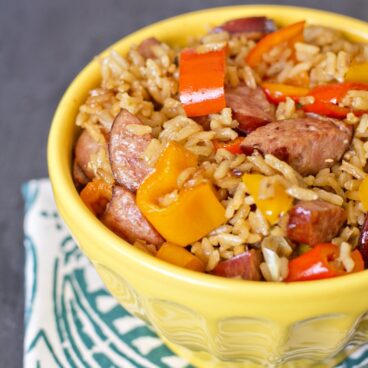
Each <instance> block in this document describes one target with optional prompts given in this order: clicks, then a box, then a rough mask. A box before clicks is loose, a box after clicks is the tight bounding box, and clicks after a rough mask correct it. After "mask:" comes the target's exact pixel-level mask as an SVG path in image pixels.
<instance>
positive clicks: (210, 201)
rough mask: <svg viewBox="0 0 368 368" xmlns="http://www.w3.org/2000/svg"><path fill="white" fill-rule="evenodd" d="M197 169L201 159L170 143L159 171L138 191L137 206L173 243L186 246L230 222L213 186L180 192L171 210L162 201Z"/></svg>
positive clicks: (155, 171) (200, 185)
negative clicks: (189, 170) (188, 172)
mask: <svg viewBox="0 0 368 368" xmlns="http://www.w3.org/2000/svg"><path fill="white" fill-rule="evenodd" d="M196 165H197V156H196V155H194V154H193V153H192V152H190V151H188V150H187V149H186V148H184V147H183V146H182V145H180V144H179V143H177V142H173V141H172V142H170V143H169V144H168V146H167V147H166V149H165V150H164V152H163V153H162V154H161V156H160V157H159V159H158V161H157V164H156V168H155V170H154V172H153V173H152V174H150V175H149V176H148V177H147V178H146V179H145V180H144V182H143V183H142V184H141V186H140V187H139V189H138V191H137V205H138V207H139V209H140V210H141V211H142V213H143V214H144V216H146V218H147V219H148V221H150V222H151V224H152V225H153V226H154V227H155V228H156V229H157V231H158V232H159V233H160V234H161V235H162V236H163V237H164V238H165V239H166V240H167V241H168V242H170V243H173V244H177V245H181V246H186V245H188V244H190V243H193V242H195V241H197V240H199V239H200V238H202V237H203V236H204V235H206V234H207V233H209V232H210V231H212V230H213V229H215V228H216V227H218V226H220V225H221V224H223V223H224V222H226V218H225V209H224V207H223V206H222V205H221V203H220V202H219V201H218V199H217V198H216V195H215V192H214V189H213V187H212V186H211V185H210V184H209V183H204V184H199V185H197V186H195V187H192V188H185V189H182V190H180V191H179V193H178V198H177V199H176V200H174V202H173V203H171V204H170V205H169V206H168V207H160V206H159V203H158V199H159V198H160V197H162V196H164V195H166V194H168V193H171V192H172V191H174V190H177V189H178V188H177V178H178V176H179V174H180V173H181V172H182V171H183V170H184V169H186V168H188V167H193V166H196Z"/></svg>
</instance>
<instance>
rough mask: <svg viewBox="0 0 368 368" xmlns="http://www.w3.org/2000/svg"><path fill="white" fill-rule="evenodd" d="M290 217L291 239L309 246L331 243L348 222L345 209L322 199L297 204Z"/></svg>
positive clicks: (289, 230) (289, 232)
mask: <svg viewBox="0 0 368 368" xmlns="http://www.w3.org/2000/svg"><path fill="white" fill-rule="evenodd" d="M289 216H290V217H289V223H288V230H287V235H288V237H289V239H291V240H293V241H295V242H298V243H305V244H309V245H315V244H319V243H326V242H330V241H331V240H332V239H333V238H334V237H335V236H336V235H337V233H338V232H339V230H340V228H341V226H342V225H343V224H344V222H345V221H346V213H345V210H344V209H343V208H341V207H339V206H336V205H334V204H331V203H328V202H325V201H322V200H320V199H317V200H315V201H299V202H297V203H296V205H295V206H294V207H293V208H292V209H291V210H290V212H289Z"/></svg>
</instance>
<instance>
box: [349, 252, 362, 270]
mask: <svg viewBox="0 0 368 368" xmlns="http://www.w3.org/2000/svg"><path fill="white" fill-rule="evenodd" d="M351 258H352V260H353V261H354V268H353V270H352V271H351V272H360V271H363V270H364V259H363V256H362V254H361V253H360V251H359V249H355V250H353V251H352V252H351Z"/></svg>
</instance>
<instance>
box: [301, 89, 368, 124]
mask: <svg viewBox="0 0 368 368" xmlns="http://www.w3.org/2000/svg"><path fill="white" fill-rule="evenodd" d="M351 90H368V84H366V83H354V82H346V83H332V84H325V85H321V86H317V87H315V88H313V89H312V90H311V91H310V92H309V93H308V95H309V96H312V97H314V100H315V101H314V103H313V104H309V105H304V106H303V110H304V111H306V112H313V113H316V114H320V115H325V116H329V117H332V118H339V119H343V118H345V117H346V115H347V114H348V113H349V112H350V111H352V110H351V109H349V108H347V107H341V106H339V105H338V103H339V102H341V101H342V99H343V98H344V97H345V95H346V94H347V93H348V92H349V91H351ZM354 112H355V113H358V114H361V113H362V111H354Z"/></svg>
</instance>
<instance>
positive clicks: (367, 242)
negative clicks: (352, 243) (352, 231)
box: [358, 215, 368, 268]
mask: <svg viewBox="0 0 368 368" xmlns="http://www.w3.org/2000/svg"><path fill="white" fill-rule="evenodd" d="M358 249H359V251H360V253H361V254H362V257H363V260H364V265H365V268H368V215H366V217H365V220H364V224H363V226H362V228H361V230H360V237H359V242H358Z"/></svg>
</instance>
